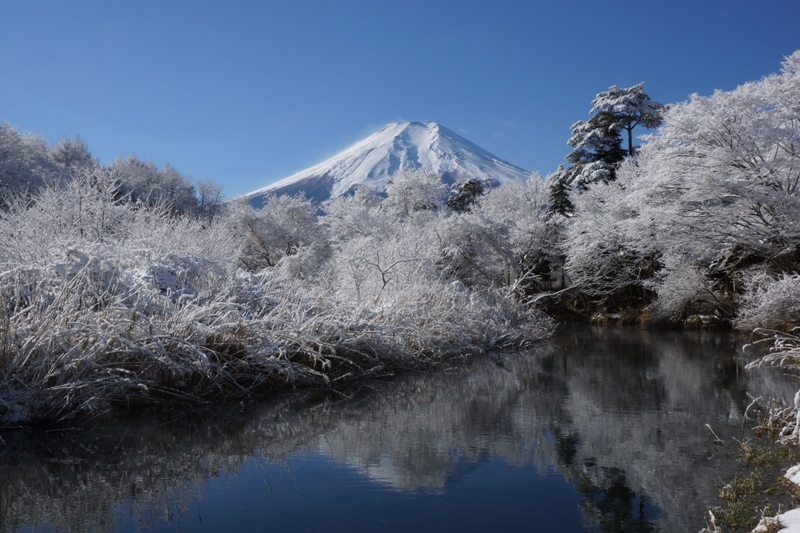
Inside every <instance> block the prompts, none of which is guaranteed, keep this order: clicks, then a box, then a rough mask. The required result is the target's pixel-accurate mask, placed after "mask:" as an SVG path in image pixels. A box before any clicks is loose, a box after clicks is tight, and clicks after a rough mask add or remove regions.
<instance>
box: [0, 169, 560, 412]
mask: <svg viewBox="0 0 800 533" xmlns="http://www.w3.org/2000/svg"><path fill="white" fill-rule="evenodd" d="M117 192H118V187H117V186H116V181H115V180H114V176H113V174H111V173H96V172H94V171H93V172H92V173H91V174H86V175H83V176H81V177H79V178H78V179H75V180H74V181H70V182H69V183H67V184H65V185H64V186H59V187H54V188H45V189H44V190H42V191H41V193H40V194H39V195H37V196H36V197H34V198H33V201H31V202H29V203H24V204H23V203H18V204H15V205H14V206H13V208H12V209H10V210H9V211H7V212H5V213H3V214H2V215H0V235H2V236H3V237H4V239H3V240H0V265H2V268H1V269H0V427H3V426H13V425H18V424H29V423H52V422H55V421H62V420H72V419H75V418H77V417H81V416H94V415H97V414H100V413H103V412H106V411H108V410H110V409H113V408H114V407H115V406H127V405H130V404H136V403H142V402H144V403H159V402H174V401H182V402H202V401H208V400H210V399H212V398H215V397H220V396H227V397H245V398H246V397H250V396H252V395H253V394H258V393H261V392H263V391H269V390H272V389H274V388H277V387H283V386H298V385H308V384H325V385H329V384H331V383H332V382H334V381H336V382H338V381H341V380H346V379H353V378H354V377H358V376H362V375H369V374H371V373H375V372H387V371H391V370H392V369H397V368H408V367H419V366H421V365H429V364H434V363H436V362H437V361H440V360H441V358H442V357H447V356H458V355H463V354H467V353H474V352H480V351H483V350H487V349H491V348H495V347H503V346H519V345H523V344H526V343H528V342H530V341H532V340H535V339H538V338H540V337H542V336H544V335H545V334H546V333H547V332H548V331H549V321H548V320H547V319H545V318H543V317H542V316H540V315H537V314H535V313H532V312H530V310H529V309H527V308H526V307H525V306H523V305H521V304H520V303H519V302H518V301H517V300H516V299H515V297H514V295H513V294H510V293H509V292H503V291H502V290H499V289H475V290H470V289H467V288H465V287H464V285H463V284H461V283H453V282H452V280H451V279H448V278H447V277H446V276H445V275H444V274H443V273H442V270H441V269H440V268H439V266H438V265H437V262H436V259H437V257H439V256H438V252H439V248H438V246H437V241H436V237H435V228H436V223H435V221H436V220H438V219H439V218H440V217H441V216H442V215H441V213H440V212H438V211H430V210H420V211H413V212H411V213H407V214H405V215H404V216H403V218H402V219H400V218H392V217H388V216H385V217H384V219H383V222H382V223H380V224H376V225H374V226H371V225H366V226H364V229H365V230H368V231H359V229H358V224H360V223H361V221H363V219H366V218H369V217H371V216H372V215H373V214H374V210H375V209H380V207H379V206H378V207H376V206H374V205H372V206H367V205H364V206H363V209H362V210H361V211H360V214H358V212H357V213H356V214H355V215H354V216H353V217H350V216H346V215H345V214H344V212H340V213H339V215H340V216H339V218H338V219H337V218H335V219H332V222H331V224H330V226H331V227H333V226H336V225H338V226H339V227H349V228H351V231H347V232H343V233H342V235H339V236H337V237H336V239H331V243H332V244H330V245H329V244H328V240H327V237H326V233H325V232H324V231H319V230H320V226H319V225H318V224H317V220H316V217H315V216H314V217H312V216H310V214H309V211H308V209H307V208H308V205H307V203H306V202H305V201H303V200H302V199H295V200H286V201H285V202H283V203H280V204H279V205H280V206H282V208H285V209H283V211H281V210H280V209H279V210H277V211H278V212H279V213H283V214H282V215H280V216H277V215H275V213H273V214H271V215H270V214H263V215H258V216H263V217H264V219H268V218H269V217H270V216H277V222H278V223H281V224H283V226H275V227H282V228H283V229H285V230H286V232H285V233H280V232H276V233H275V234H273V233H269V234H268V235H265V237H268V238H270V239H278V240H279V241H280V239H282V238H283V239H284V240H282V241H280V246H282V248H280V247H279V248H280V249H282V250H283V251H284V252H283V255H281V256H280V257H279V259H278V260H277V263H276V265H275V266H274V267H272V268H267V269H263V270H261V271H259V272H257V273H253V272H246V271H244V270H243V269H241V268H240V263H239V259H240V257H241V248H242V246H243V244H244V242H245V239H244V237H246V234H245V233H244V232H243V231H241V229H242V225H241V218H237V217H236V216H235V215H236V213H235V212H234V213H233V215H231V214H228V215H220V216H217V217H215V218H214V220H213V221H208V220H203V221H201V220H194V219H192V218H188V217H178V216H175V215H174V213H173V211H172V210H171V209H167V208H166V207H164V206H146V205H142V204H140V203H132V202H130V201H129V199H128V198H126V197H125V196H122V197H120V196H119V195H118V194H117ZM362 199H363V198H362ZM352 201H354V202H357V201H360V200H359V198H358V197H356V198H355V199H354V200H352ZM295 208H297V209H295ZM332 211H335V209H333V210H332ZM298 212H299V213H300V215H302V216H301V217H300V218H291V215H292V214H296V213H298ZM362 217H364V218H363V219H362ZM260 220H261V219H260ZM376 220H377V219H376ZM262 221H263V220H262ZM292 221H300V222H301V223H299V224H298V225H297V226H293V224H292ZM237 224H238V225H237ZM298 235H299V236H300V237H301V238H298V240H297V241H293V242H296V243H297V246H296V247H295V248H294V249H293V250H287V248H286V247H285V246H284V245H287V243H288V242H289V239H291V238H294V237H293V236H298ZM287 236H288V237H287ZM284 237H285V238H284ZM276 242H277V241H276ZM276 246H277V245H276ZM292 246H294V245H292Z"/></svg>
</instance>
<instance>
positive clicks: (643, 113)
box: [590, 82, 664, 156]
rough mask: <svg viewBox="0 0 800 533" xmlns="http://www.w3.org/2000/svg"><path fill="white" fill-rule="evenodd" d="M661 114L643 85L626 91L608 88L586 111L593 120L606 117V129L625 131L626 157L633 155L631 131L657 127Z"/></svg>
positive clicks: (613, 87)
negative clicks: (592, 115) (607, 122)
mask: <svg viewBox="0 0 800 533" xmlns="http://www.w3.org/2000/svg"><path fill="white" fill-rule="evenodd" d="M663 112H664V106H663V105H662V104H659V103H658V102H654V101H653V100H651V99H650V95H648V94H647V93H646V92H645V90H644V82H642V83H638V84H636V85H634V86H633V87H628V88H620V87H617V86H616V85H612V86H611V87H609V89H608V90H607V91H604V92H602V93H600V94H598V95H597V96H596V97H595V99H594V101H592V110H591V111H590V113H593V114H595V116H596V117H607V120H608V121H609V125H608V127H610V129H612V130H617V131H624V132H625V134H626V136H627V141H628V143H627V145H628V147H627V153H626V155H627V156H632V155H634V153H635V148H634V146H633V130H634V128H636V127H637V126H642V127H644V128H646V129H653V128H657V127H658V126H660V125H661V122H662V114H663ZM604 120H606V119H605V118H604Z"/></svg>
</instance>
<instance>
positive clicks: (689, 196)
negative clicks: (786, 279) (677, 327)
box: [565, 52, 800, 316]
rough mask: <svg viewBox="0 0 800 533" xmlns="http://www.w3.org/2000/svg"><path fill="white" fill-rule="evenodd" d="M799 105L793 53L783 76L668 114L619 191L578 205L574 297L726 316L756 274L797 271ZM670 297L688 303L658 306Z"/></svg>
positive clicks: (569, 245) (572, 231)
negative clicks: (617, 297) (629, 298)
mask: <svg viewBox="0 0 800 533" xmlns="http://www.w3.org/2000/svg"><path fill="white" fill-rule="evenodd" d="M799 100H800V52H795V53H794V54H792V55H791V56H789V57H788V58H786V60H785V62H784V64H783V69H782V72H781V73H780V74H775V75H771V76H768V77H766V78H764V79H762V80H760V81H757V82H752V83H747V84H744V85H742V86H740V87H738V88H737V89H735V90H733V91H717V92H715V93H714V94H713V95H711V96H707V97H701V96H698V95H693V96H692V97H691V98H690V100H689V101H687V102H684V103H681V104H677V105H673V106H670V108H669V109H667V110H666V111H665V112H664V115H663V124H662V125H661V127H660V128H659V130H658V131H657V133H656V134H654V135H652V136H650V137H649V138H648V141H647V142H646V143H645V144H644V145H643V146H642V147H641V148H640V149H639V150H637V153H636V157H635V158H630V159H628V160H626V161H625V162H624V163H623V164H622V165H621V167H620V168H619V172H618V180H617V181H616V182H614V183H611V184H608V185H607V186H604V187H597V190H596V191H592V190H590V192H587V193H584V194H582V195H579V196H578V197H576V198H575V199H574V200H575V203H576V216H575V217H574V223H572V224H571V226H570V228H569V231H568V238H567V241H566V243H565V247H566V250H567V256H568V258H567V266H568V267H569V269H570V276H572V277H573V281H574V282H575V283H576V285H578V284H580V285H581V286H583V287H585V288H586V290H590V291H594V292H595V293H596V294H606V295H607V294H612V293H615V292H618V290H619V289H621V288H622V287H624V286H629V287H636V286H638V287H639V289H637V290H641V291H654V294H656V295H658V297H659V301H660V302H662V303H668V305H667V308H669V309H671V311H670V314H672V315H680V312H677V313H676V310H677V311H679V310H680V309H679V308H681V307H683V308H687V309H688V308H694V309H703V308H704V309H707V310H708V309H712V308H713V309H712V310H713V312H714V313H716V314H718V315H719V316H727V315H729V314H730V311H731V307H730V299H731V298H733V299H735V298H736V294H737V293H739V292H741V291H742V289H743V288H744V287H746V285H747V283H748V281H747V280H748V279H752V275H753V273H754V272H757V271H761V272H767V273H771V275H779V274H782V273H783V274H787V275H790V274H795V273H797V272H798V271H800V232H799V231H798V228H800V191H798V184H799V183H800V172H799V171H798V169H800V151H798V149H797V147H798V146H800V133H798V128H797V121H798V117H799V116H800V106H798V103H797V102H798V101H799ZM615 287H616V288H615ZM678 289H680V291H681V292H684V293H686V291H692V292H693V295H692V296H691V299H692V301H688V300H686V301H683V300H681V299H680V298H677V297H675V295H667V294H666V293H667V292H669V291H675V290H678ZM643 294H644V293H643ZM698 295H699V297H700V298H702V299H704V302H701V301H700V300H699V299H698ZM651 296H652V294H651ZM642 301H643V302H644V301H645V300H642ZM681 301H683V302H684V303H680V302H681ZM669 302H671V303H669ZM687 305H688V307H687ZM665 309H666V308H665Z"/></svg>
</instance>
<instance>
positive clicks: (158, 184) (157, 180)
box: [111, 155, 197, 213]
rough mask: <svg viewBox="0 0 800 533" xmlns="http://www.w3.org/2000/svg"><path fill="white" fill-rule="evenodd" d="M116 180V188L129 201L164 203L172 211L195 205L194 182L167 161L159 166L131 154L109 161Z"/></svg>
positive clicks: (184, 209) (176, 211) (148, 203)
mask: <svg viewBox="0 0 800 533" xmlns="http://www.w3.org/2000/svg"><path fill="white" fill-rule="evenodd" d="M111 168H112V169H113V170H114V172H115V174H116V175H117V176H118V177H119V180H120V192H121V193H122V194H123V195H125V196H127V197H128V198H129V199H130V200H131V201H132V202H141V203H144V204H146V205H149V206H155V205H160V204H164V205H166V206H168V207H169V208H170V209H171V210H172V211H173V212H175V213H191V212H193V211H194V210H195V209H196V206H197V199H196V197H195V191H194V186H193V185H192V184H191V183H190V182H189V180H188V179H187V178H186V177H185V176H183V175H182V174H181V173H180V172H178V171H177V170H176V169H174V168H172V167H171V166H170V165H165V166H164V167H162V168H159V167H158V166H156V165H155V164H154V163H153V162H152V161H143V160H141V159H139V158H138V157H136V156H134V155H131V156H128V157H126V158H124V159H117V160H116V161H114V163H113V164H112V165H111Z"/></svg>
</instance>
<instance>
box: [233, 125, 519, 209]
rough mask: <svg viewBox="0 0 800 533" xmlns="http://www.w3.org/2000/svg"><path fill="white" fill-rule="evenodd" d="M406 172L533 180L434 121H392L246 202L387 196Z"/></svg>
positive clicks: (449, 178) (453, 177)
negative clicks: (366, 191)
mask: <svg viewBox="0 0 800 533" xmlns="http://www.w3.org/2000/svg"><path fill="white" fill-rule="evenodd" d="M402 171H410V172H417V171H422V172H432V173H436V174H440V175H441V177H442V181H443V182H444V183H447V184H452V183H454V182H455V181H458V180H460V179H462V178H468V177H474V178H479V179H486V178H488V179H491V180H493V181H494V182H496V183H503V182H506V181H510V180H527V179H528V178H529V177H530V175H531V173H530V172H528V171H526V170H523V169H521V168H520V167H517V166H515V165H512V164H511V163H508V162H507V161H503V160H502V159H500V158H498V157H496V156H494V155H492V154H490V153H489V152H487V151H486V150H484V149H483V148H481V147H479V146H477V145H475V144H473V143H471V142H470V141H468V140H466V139H465V138H463V137H461V136H460V135H458V134H456V133H453V132H452V131H450V130H449V129H447V128H445V127H444V126H441V125H439V124H437V123H435V122H394V123H391V124H388V125H386V126H384V127H383V128H382V129H381V130H380V131H378V132H376V133H374V134H372V135H370V136H369V137H367V138H366V139H363V140H362V141H359V142H357V143H356V144H354V145H353V146H351V147H350V148H348V149H346V150H344V151H343V152H340V153H339V154H337V155H335V156H333V157H331V158H330V159H327V160H325V161H323V162H322V163H319V164H317V165H314V166H312V167H310V168H307V169H306V170H302V171H300V172H297V173H296V174H293V175H291V176H289V177H288V178H285V179H282V180H280V181H278V182H276V183H272V184H270V185H267V186H266V187H264V188H261V189H258V190H256V191H253V192H250V193H248V194H245V195H244V198H245V199H247V200H248V201H249V203H250V204H251V205H252V206H254V207H261V206H262V205H263V200H264V198H265V197H267V196H269V195H273V194H274V195H284V194H289V195H294V194H299V193H304V194H305V196H306V198H309V199H311V200H313V201H314V202H323V201H325V200H327V199H328V198H331V197H336V196H345V195H348V194H352V193H353V191H355V189H356V188H357V187H359V186H362V185H367V186H370V187H374V188H375V189H376V190H377V191H378V192H383V191H384V190H385V187H386V181H387V180H391V179H392V176H394V175H395V174H397V173H398V172H402Z"/></svg>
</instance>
